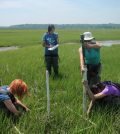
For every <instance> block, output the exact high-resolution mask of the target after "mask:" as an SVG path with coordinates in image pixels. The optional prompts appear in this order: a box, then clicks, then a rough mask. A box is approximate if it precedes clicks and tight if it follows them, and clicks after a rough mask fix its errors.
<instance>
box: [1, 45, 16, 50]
mask: <svg viewBox="0 0 120 134" xmlns="http://www.w3.org/2000/svg"><path fill="white" fill-rule="evenodd" d="M16 49H18V47H15V46H11V47H0V51H9V50H16Z"/></svg>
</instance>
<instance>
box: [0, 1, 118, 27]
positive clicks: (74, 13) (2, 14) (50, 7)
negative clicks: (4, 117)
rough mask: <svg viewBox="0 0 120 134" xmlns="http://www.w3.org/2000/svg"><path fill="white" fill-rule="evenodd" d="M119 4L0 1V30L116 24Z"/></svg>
mask: <svg viewBox="0 0 120 134" xmlns="http://www.w3.org/2000/svg"><path fill="white" fill-rule="evenodd" d="M119 14H120V0H0V26H9V25H17V24H103V23H105V24H106V23H117V24H120V15H119Z"/></svg>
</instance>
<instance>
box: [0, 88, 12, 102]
mask: <svg viewBox="0 0 120 134" xmlns="http://www.w3.org/2000/svg"><path fill="white" fill-rule="evenodd" d="M7 88H8V86H2V87H0V90H1V89H2V90H4V91H7ZM9 99H10V97H9V96H8V95H7V94H2V93H0V102H2V101H5V100H9Z"/></svg>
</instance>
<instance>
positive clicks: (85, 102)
mask: <svg viewBox="0 0 120 134" xmlns="http://www.w3.org/2000/svg"><path fill="white" fill-rule="evenodd" d="M83 81H87V67H86V66H85V67H84V72H83ZM86 113H87V97H86V90H85V86H84V84H83V115H86Z"/></svg>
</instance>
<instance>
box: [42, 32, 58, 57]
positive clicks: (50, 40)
mask: <svg viewBox="0 0 120 134" xmlns="http://www.w3.org/2000/svg"><path fill="white" fill-rule="evenodd" d="M57 39H58V34H57V33H52V34H50V33H45V34H44V36H43V41H44V42H45V43H46V45H48V46H50V45H53V46H56V45H57V44H58V42H57ZM45 55H46V56H58V48H56V49H55V50H53V51H50V50H48V48H47V47H45Z"/></svg>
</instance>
